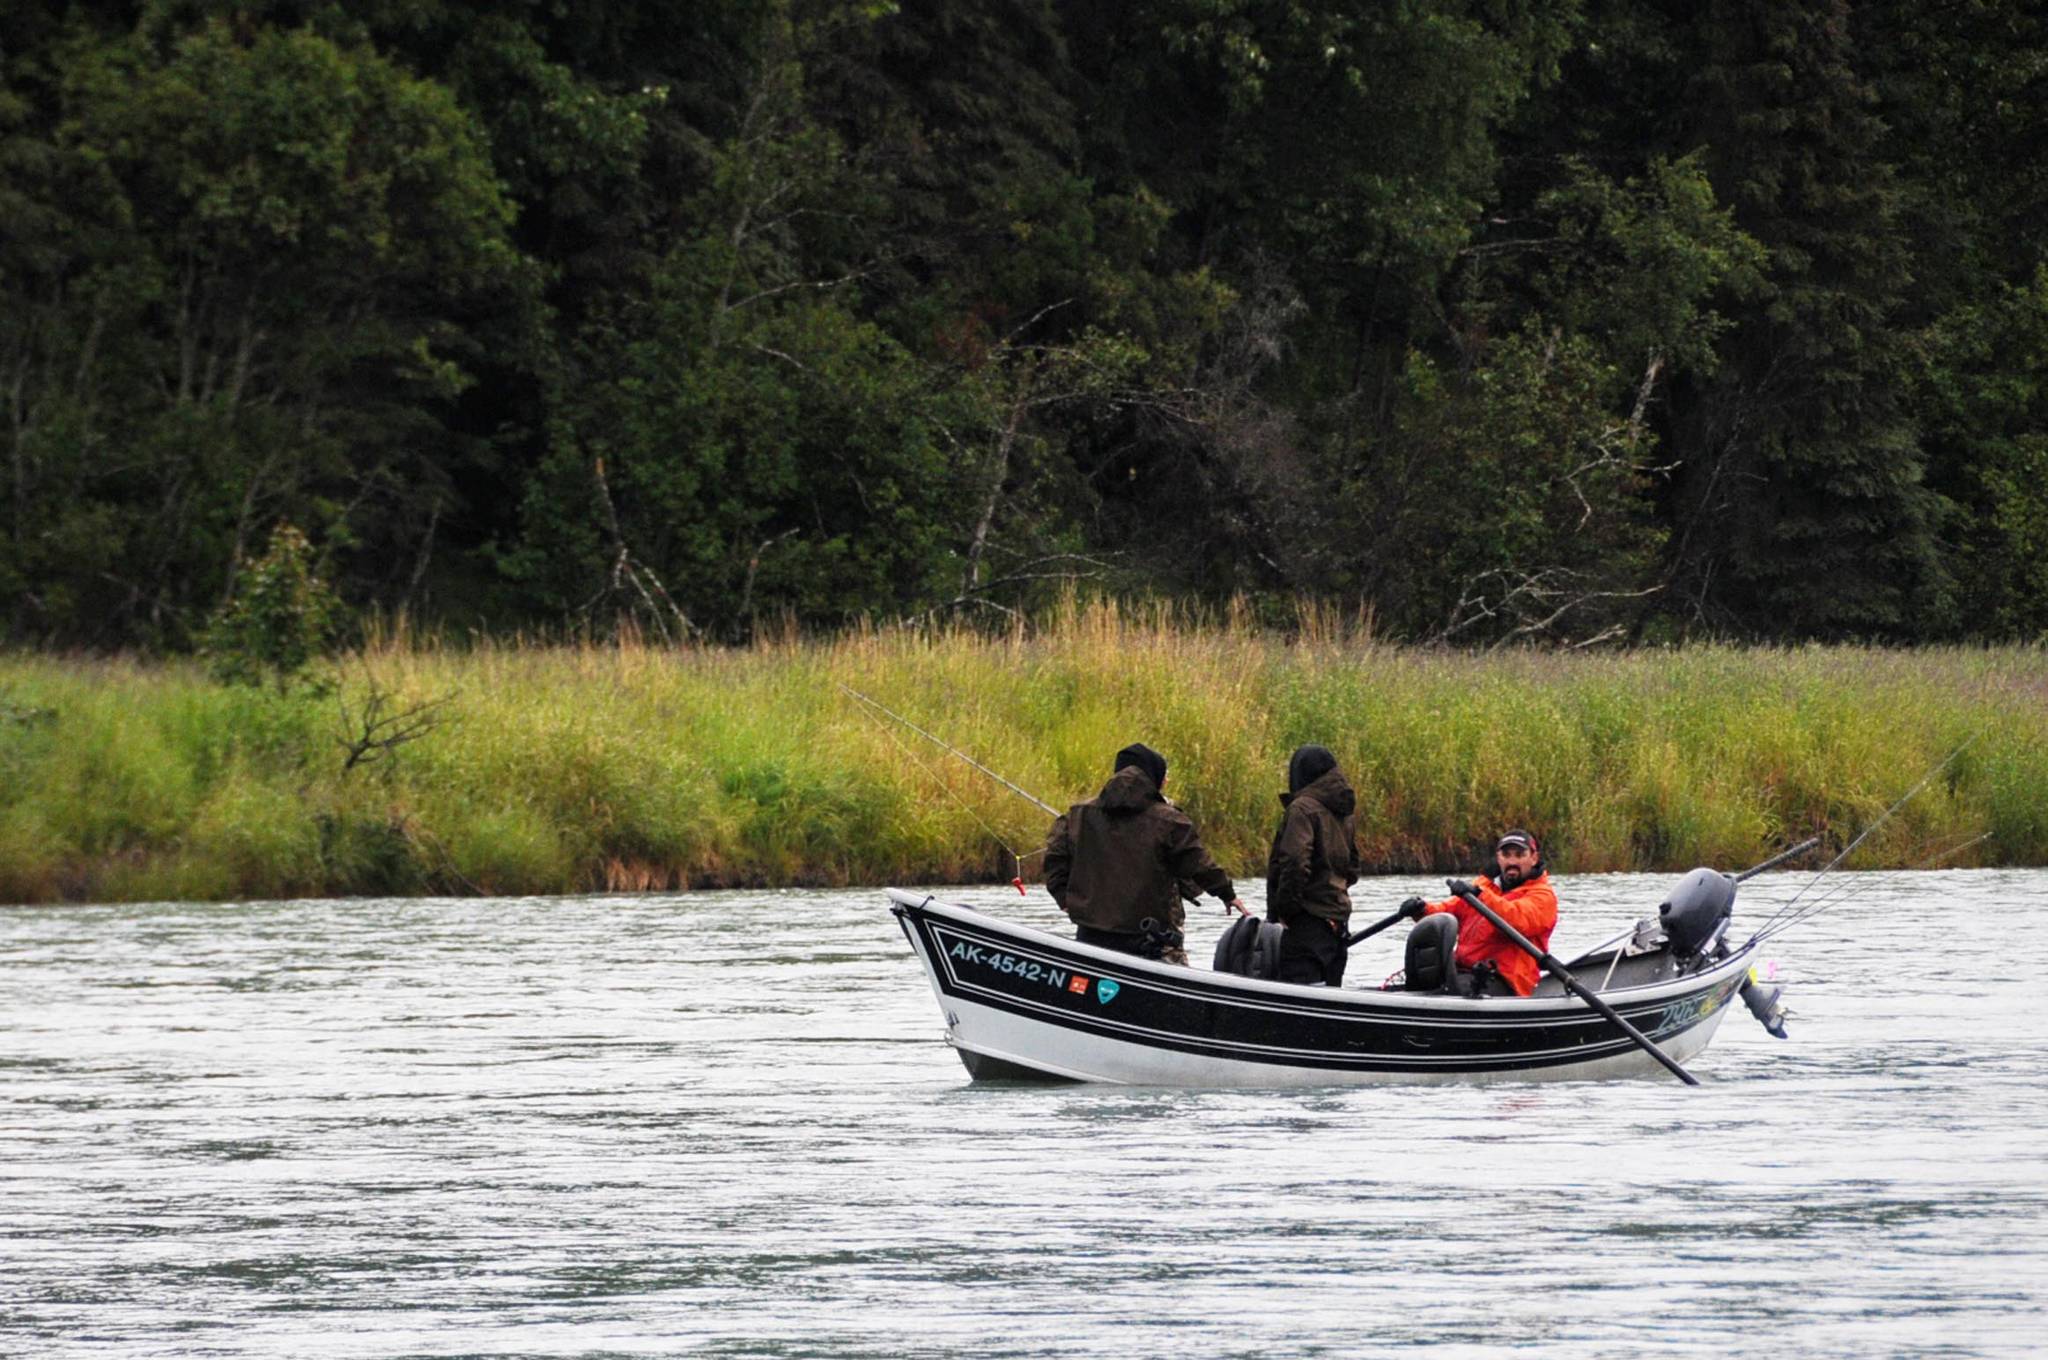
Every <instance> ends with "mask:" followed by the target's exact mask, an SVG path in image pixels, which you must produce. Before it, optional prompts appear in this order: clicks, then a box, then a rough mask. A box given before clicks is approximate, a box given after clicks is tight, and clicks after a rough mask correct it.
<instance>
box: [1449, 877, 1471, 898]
mask: <svg viewBox="0 0 2048 1360" xmlns="http://www.w3.org/2000/svg"><path fill="white" fill-rule="evenodd" d="M1445 881H1446V882H1448V883H1449V884H1450V885H1451V896H1453V897H1463V896H1464V895H1465V894H1466V893H1468V892H1471V891H1472V885H1471V884H1470V883H1467V882H1466V881H1465V880H1464V879H1462V878H1452V879H1447V880H1445Z"/></svg>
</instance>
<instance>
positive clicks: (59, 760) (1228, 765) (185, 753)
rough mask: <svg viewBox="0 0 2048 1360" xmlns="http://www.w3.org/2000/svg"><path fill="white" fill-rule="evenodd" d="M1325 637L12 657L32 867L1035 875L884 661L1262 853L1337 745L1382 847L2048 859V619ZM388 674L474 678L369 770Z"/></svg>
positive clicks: (279, 882) (23, 847) (4, 884)
mask: <svg viewBox="0 0 2048 1360" xmlns="http://www.w3.org/2000/svg"><path fill="white" fill-rule="evenodd" d="M1306 624H1307V626H1306V627H1304V629H1303V630H1301V632H1300V634H1299V635H1298V636H1297V637H1295V638H1294V639H1292V640H1281V639H1278V638H1275V637H1273V636H1271V635H1268V634H1264V633H1261V632H1258V631H1256V630H1254V629H1252V628H1250V627H1248V626H1244V625H1242V624H1239V623H1233V622H1231V621H1228V620H1225V621H1210V622H1201V621H1191V620H1188V619H1186V618H1183V617H1178V616H1175V615H1173V614H1171V613H1170V612H1168V611H1165V610H1154V611H1150V612H1145V611H1136V612H1134V611H1131V610H1129V609H1119V608H1117V607H1116V606H1113V605H1107V604H1102V605H1091V606H1084V605H1079V604H1076V605H1071V606H1069V607H1067V608H1066V609H1064V610H1062V611H1060V612H1059V613H1058V614H1057V615H1056V616H1054V617H1052V618H1050V619H1048V620H1046V621H1044V622H1043V623H1042V624H1041V625H1040V626H1039V627H1037V628H1036V629H1034V630H1032V631H1030V632H1029V633H1026V632H1024V631H1022V630H1020V631H1019V632H1017V633H1015V634H1013V635H1011V636H1008V637H998V638H990V637H987V636H984V635H978V634H971V633H939V634H932V633H907V632H882V631H866V632H858V633H855V634H852V635H849V636H846V637H842V638H839V639H836V640H832V641H815V642H805V641H800V640H794V639H782V640H777V641H772V642H769V643H765V644H762V645H759V646H756V647H753V648H751V649H747V650H741V651H724V650H711V649H705V650H682V651H672V650H665V649H657V648H652V647H647V646H642V645H637V644H630V643H629V644H625V645H606V646H596V645H584V646H541V645H530V644H483V645H477V646H470V647H463V648H453V647H446V646H442V645H439V644H436V643H434V642H432V641H417V640H412V639H407V638H404V637H399V638H396V639H387V640H384V641H381V642H379V643H377V644H376V645H373V646H372V647H370V648H369V649H368V650H366V651H365V652H364V653H362V654H360V655H358V656H356V657H353V658H351V659H350V660H349V661H348V662H347V663H346V664H344V665H343V666H342V667H341V668H340V685H339V690H338V692H337V693H334V694H328V695H318V694H307V693H299V694H279V693H277V692H275V691H271V690H255V689H247V688H230V687H224V686H221V685H218V684H215V683H213V682H212V681H210V680H208V679H206V678H205V677H204V676H203V675H202V674H201V673H200V672H199V671H197V670H196V669H194V668H192V667H189V666H186V665H182V664H177V663H165V664H145V663H140V662H135V661H126V660H115V661H100V660H72V659H64V658H55V657H47V656H33V655H16V656H11V657H5V658H0V900H4V901H10V902H31V901H49V900H62V899H74V900H75V899H92V900H135V899H146V898H212V899H239V898H254V897H276V896H295V895H336V894H342V895H346V894H385V893H417V892H477V893H502V894H519V893H557V892H572V891H589V890H604V889H632V890H640V891H644V890H652V889H671V888H684V887H707V886H713V885H730V884H791V885H795V884H847V883H881V882H885V881H904V882H940V881H967V880H985V879H990V878H1007V877H1009V876H1010V874H1011V873H1012V872H1013V871H1014V870H1015V867H1016V865H1015V862H1014V860H1013V858H1012V856H1013V854H1022V855H1024V856H1025V871H1026V873H1027V876H1028V875H1030V874H1031V873H1033V872H1034V871H1035V870H1036V868H1037V862H1036V859H1035V858H1034V857H1032V856H1031V853H1030V852H1031V851H1033V850H1035V849H1036V848H1037V846H1038V845H1039V843H1040V840H1041V838H1042V836H1043V833H1044V826H1045V822H1046V818H1045V816H1044V815H1043V814H1042V813H1040V812H1038V811H1037V810H1036V809H1034V808H1032V807H1031V806H1030V805H1029V804H1028V803H1026V802H1024V801H1023V800H1021V799H1019V798H1017V797H1016V796H1015V795H1014V794H1012V793H1009V792H1008V791H1006V790H1004V789H1003V788H1001V787H1000V786H999V785H997V784H996V783H995V782H993V781H992V780H989V779H988V778H986V777H985V776H983V775H980V774H977V773H976V772H974V771H973V770H971V769H969V768H968V767H967V766H966V765H964V764H963V763H961V762H960V761H958V760H955V759H953V758H951V757H949V756H947V755H946V754H945V753H944V752H943V751H940V750H938V749H937V748H936V747H933V746H931V745H929V744H928V743H926V742H923V741H922V740H921V739H919V738H917V737H916V736H913V735H911V734H909V733H908V732H905V731H903V730H902V729H901V728H899V727H897V726H895V725H894V724H891V723H888V722H886V721H882V720H879V719H878V718H877V717H875V715H873V714H872V713H871V712H869V711H868V710H866V709H865V708H864V707H863V706H862V705H860V704H858V703H856V702H855V701H853V700H852V699H850V698H848V697H847V696H846V695H845V693H844V692H843V691H842V690H841V689H840V688H839V686H840V685H842V684H843V685H846V686H849V687H851V688H854V689H857V690H860V691H861V692H863V693H866V694H868V695H871V696H873V697H874V698H875V699H876V700H878V701H880V702H881V703H883V704H886V705H888V706H889V707H891V708H893V709H896V710H897V711H898V712H900V713H902V714H904V715H906V716H907V717H910V718H911V719H913V720H914V721H916V722H918V723H919V724H921V725H922V726H924V727H926V728H928V729H930V730H931V731H933V732H936V733H939V734H941V735H943V736H945V737H946V738H947V739H949V740H951V741H953V742H955V743H956V744H957V745H959V746H960V747H962V748H963V749H965V750H966V751H968V752H970V753H971V754H973V755H974V756H975V758H977V759H978V760H980V761H982V762H983V763H984V764H987V765H989V766H990V767H992V768H994V769H997V770H1000V771H1002V772H1003V773H1004V774H1005V775H1007V776H1008V777H1009V778H1010V779H1012V780H1014V781H1016V782H1017V783H1018V784H1020V785H1022V786H1023V787H1024V788H1026V789H1029V790H1032V791H1033V792H1035V793H1037V794H1038V795H1039V796H1040V797H1043V798H1045V799H1046V800H1047V801H1049V802H1052V803H1054V804H1058V805H1064V804H1065V803H1067V802H1069V801H1071V800H1073V799H1076V798H1080V797H1084V796H1086V795H1088V794H1090V793H1092V792H1093V791H1094V790H1095V789H1096V788H1097V787H1098V786H1099V785H1100V784H1101V782H1102V780H1103V779H1104V778H1105V777H1106V776H1107V775H1108V773H1109V763H1110V757H1111V755H1112V754H1113V753H1114V752H1115V751H1116V750H1117V748H1118V747H1120V746H1122V745H1124V744H1125V743H1126V742H1130V741H1134V740H1143V741H1146V742H1149V743H1150V744H1151V745H1153V746H1155V747H1157V748H1158V749H1159V750H1161V751H1163V752H1164V753H1165V754H1166V755H1167V756H1168V758H1169V759H1170V760H1171V761H1172V771H1171V774H1170V777H1169V780H1168V792H1169V794H1171V795H1172V796H1173V797H1174V798H1175V799H1176V800H1177V801H1179V802H1181V803H1182V804H1183V805H1184V806H1185V807H1187V808H1188V809H1189V810H1190V811H1191V812H1192V813H1193V814H1194V815H1195V816H1196V818H1197V819H1198V821H1199V823H1200V824H1201V825H1202V826H1203V828H1204V830H1205V834H1206V837H1207V839H1208V841H1209V843H1210V845H1211V847H1212V848H1213V849H1214V850H1215V851H1216V852H1217V854H1218V856H1219V858H1221V859H1222V860H1223V862H1224V864H1225V865H1226V867H1228V868H1230V869H1231V870H1232V871H1233V872H1235V873H1237V874H1239V875H1242V876H1245V877H1251V876H1254V875H1256V874H1258V873H1259V872H1261V871H1262V866H1263V858H1264V848H1265V845H1266V843H1267V840H1268V838H1269V837H1270V835H1271V832H1272V827H1273V824H1274V821H1275V819H1276V816H1277V814H1278V804H1277V803H1276V801H1275V795H1276V794H1277V792H1278V791H1279V788H1280V786H1281V777H1282V770H1283V768H1284V763H1285V760H1286V757H1287V754H1288V752H1289V751H1290V750H1291V749H1292V748H1293V747H1294V746H1295V745H1297V744H1299V743H1301V742H1305V741H1317V742H1322V743H1324V744H1326V745H1328V746H1330V747H1331V748H1333V749H1334V750H1335V751H1336V752H1337V754H1338V756H1339V758H1340V759H1341V760H1342V762H1343V763H1344V765H1345V767H1346V769H1347V770H1349V771H1350V772H1351V775H1352V778H1353V780H1354V782H1355V783H1356V784H1357V786H1358V788H1359V791H1360V795H1361V811H1360V816H1359V840H1360V845H1361V848H1362V849H1363V851H1364V853H1365V858H1366V860H1367V861H1368V863H1369V864H1371V865H1374V866H1377V867H1379V868H1383V869H1390V870H1391V869H1401V870H1416V869H1424V868H1437V869H1454V868H1465V867H1470V866H1472V865H1474V864H1475V863H1477V862H1478V859H1479V856H1480V853H1481V852H1482V850H1483V847H1484V845H1485V844H1486V842H1487V841H1488V840H1489V839H1490V837H1491V836H1492V835H1493V834H1494V833H1495V832H1496V831H1497V830H1498V829H1500V828H1501V827H1503V826H1506V825H1509V824H1521V825H1527V826H1530V827H1533V828H1535V829H1536V830H1537V831H1538V832H1539V833H1540V834H1542V835H1543V836H1544V837H1545V839H1546V842H1547V848H1548V850H1549V854H1550V857H1551V859H1552V861H1553V863H1554V864H1555V865H1557V866H1558V867H1559V868H1561V869H1563V870H1565V871H1568V872H1597V871H1603V870H1615V869H1645V868H1657V869H1672V868H1681V867H1686V866H1689V865H1692V864H1695V863H1706V864H1715V865H1721V866H1738V865H1742V864H1747V863H1750V862H1753V861H1755V860H1758V859H1761V858H1762V857H1763V856H1764V855H1765V854H1766V853H1768V852H1769V851H1770V850H1771V849H1773V848H1774V847H1777V846H1780V845H1782V844H1784V843H1786V842H1788V841H1790V840H1793V839H1796V838H1798V837H1799V836H1801V835H1803V834H1805V833H1807V832H1809V831H1812V830H1816V829H1822V828H1826V829H1830V830H1832V831H1835V832H1837V833H1841V834H1845V835H1846V834H1848V833H1853V832H1854V831H1855V830H1858V829H1860V828H1861V827H1863V826H1864V825H1866V824H1867V823H1868V822H1869V821H1870V820H1871V819H1872V818H1873V817H1875V816H1876V814H1878V813H1879V812H1880V811H1882V810H1883V809H1884V808H1885V807H1886V806H1888V805H1889V804H1890V803H1891V802H1892V801H1893V800H1895V799H1896V798H1897V797H1898V796H1899V795H1900V794H1902V793H1903V792H1904V791H1905V790H1906V789H1907V788H1908V787H1910V786H1911V785H1912V783H1913V782H1914V781H1915V780H1916V779H1918V778H1919V777H1920V776H1921V774H1923V773H1924V772H1925V771H1927V770H1928V769H1929V768H1930V767H1932V766H1934V765H1935V764H1936V763H1937V762H1939V761H1940V760H1941V759H1942V757H1943V756H1945V755H1947V754H1948V753H1949V752H1950V751H1951V750H1953V749H1954V748H1955V747H1957V746H1958V745H1961V744H1962V743H1964V742H1965V741H1968V742H1970V745H1969V746H1968V749H1967V750H1965V751H1964V753H1963V754H1962V755H1961V756H1960V757H1958V758H1957V759H1956V760H1955V761H1954V762H1953V764H1952V765H1951V766H1950V767H1949V768H1948V770H1947V771H1946V772H1945V774H1944V776H1943V777H1942V778H1941V779H1939V780H1937V781H1936V782H1935V783H1934V784H1933V785H1932V786H1930V787H1929V788H1928V789H1926V790H1925V791H1923V792H1922V793H1921V794H1920V795H1918V796H1917V797H1916V798H1915V799H1913V801H1912V802H1910V803H1909V804H1908V805H1907V806H1906V807H1905V808H1904V809H1903V810H1902V811H1901V812H1900V814H1899V815H1898V816H1897V817H1896V818H1894V819H1893V820H1892V821H1891V822H1890V823H1889V824H1888V825H1887V826H1886V827H1885V828H1884V830H1883V831H1882V832H1881V833H1880V834H1879V835H1878V836H1876V837H1873V838H1872V840H1871V841H1870V842H1869V844H1868V845H1867V846H1866V848H1865V849H1864V850H1863V851H1860V852H1859V853H1858V856H1857V858H1856V860H1855V861H1854V863H1856V864H1858V865H1860V866H1863V867H1877V866H1884V865H1910V864H1915V863H1918V862H1921V861H1923V860H1924V859H1926V858H1927V857H1928V856H1930V855H1932V854H1934V853H1937V852H1939V851H1941V850H1943V849H1946V848H1948V847H1950V846H1953V845H1954V844H1956V843H1958V842H1961V841H1964V840H1967V839H1968V838H1970V837H1972V836H1976V835H1979V834H1982V833H1987V832H1988V833H1989V839H1988V840H1985V841H1983V842H1981V843H1980V844H1978V845H1975V846H1972V847H1970V848H1969V849H1967V850H1965V851H1964V852H1963V853H1962V854H1961V855H1960V856H1958V857H1956V858H1955V859H1953V860H1951V861H1949V862H1952V863H1960V864H2028V865H2035V864H2043V863H2048V793H2044V790H2048V653H2044V652H2043V651H2042V650H2041V649H2038V648H2003V649H1992V650H1982V649H1977V650H1960V649H1958V650H1932V651H1912V652H1904V651H1884V650H1873V649H1866V648H1852V647H1811V648H1798V649H1791V650H1744V649H1736V648H1725V647H1698V648H1691V649H1686V650H1679V651H1660V652H1639V653H1631V654H1621V655H1605V656H1579V655H1562V654H1555V653H1503V654H1497V655H1494V656H1491V657H1485V658H1479V657H1474V656H1470V655H1464V654H1455V653H1442V652H1431V651H1418V650H1408V649H1402V648H1397V647H1389V646H1382V645H1377V644H1375V643H1374V642H1372V641H1371V640H1370V638H1369V637H1366V636H1364V635H1362V634H1361V633H1360V632H1358V631H1356V630H1353V629H1347V628H1345V627H1343V626H1341V625H1340V624H1338V623H1335V622H1333V621H1331V620H1329V619H1318V618H1310V619H1308V620H1307V621H1306ZM373 690H376V691H381V692H383V693H385V694H387V695H388V696H390V698H391V699H392V701H393V702H394V703H395V704H396V705H398V706H399V707H401V708H402V707H406V706H411V705H417V704H424V703H427V702H429V701H433V700H444V701H445V703H444V704H443V706H442V707H441V708H439V709H437V710H435V713H436V716H437V718H438V723H437V725H436V726H434V727H433V728H432V730H430V731H428V732H427V733H426V734H425V735H423V736H422V737H420V738H419V739H418V740H416V741H413V742H410V743H408V744H406V745H404V746H402V747H400V748H398V749H397V750H396V751H395V752H393V753H392V754H391V755H390V756H389V758H388V759H386V760H384V761H382V762H378V763H372V764H369V765H366V766H359V767H358V768H356V769H354V770H350V771H344V769H343V764H344V760H345V748H344V745H343V739H344V738H345V737H347V736H349V735H351V732H352V730H353V729H352V728H351V727H350V726H349V724H350V722H351V721H353V720H354V719H353V718H352V716H351V715H353V714H355V713H357V712H359V711H360V708H361V705H362V703H363V702H364V699H365V698H366V696H367V695H368V694H370V693H371V692H372V691H373Z"/></svg>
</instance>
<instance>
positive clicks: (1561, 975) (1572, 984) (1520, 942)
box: [1458, 891, 1700, 1086]
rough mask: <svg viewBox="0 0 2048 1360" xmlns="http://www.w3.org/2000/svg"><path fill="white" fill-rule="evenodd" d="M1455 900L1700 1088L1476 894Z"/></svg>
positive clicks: (1645, 1038) (1641, 1046) (1661, 1050)
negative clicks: (1460, 900)
mask: <svg viewBox="0 0 2048 1360" xmlns="http://www.w3.org/2000/svg"><path fill="white" fill-rule="evenodd" d="M1458 896H1460V897H1462V898H1464V899H1465V905H1466V906H1468V907H1470V908H1472V910H1474V911H1476V912H1478V913H1479V914H1480V915H1481V916H1484V917H1485V918H1486V919H1487V920H1489V921H1491V922H1492V923H1493V928H1494V929H1495V930H1497V931H1499V932H1500V933H1501V934H1502V935H1505V936H1506V937H1507V938H1508V939H1510V940H1513V941H1514V942H1515V944H1516V945H1517V946H1518V947H1519V948H1520V949H1521V950H1522V951H1523V952H1524V953H1526V954H1527V955H1528V956H1529V957H1530V958H1532V959H1534V960H1536V962H1538V963H1540V964H1542V965H1543V967H1544V968H1546V969H1547V970H1549V973H1550V975H1551V976H1552V977H1554V978H1556V979H1557V980H1558V981H1559V982H1562V983H1563V984H1564V985H1565V986H1566V987H1568V988H1570V989H1571V992H1572V995H1574V996H1576V997H1578V998H1579V1000H1581V1001H1583V1002H1585V1003H1586V1004H1587V1005H1588V1006H1591V1007H1592V1008H1593V1009H1594V1010H1596V1011H1598V1012H1600V1015H1601V1016H1602V1018H1604V1019H1606V1020H1607V1021H1608V1022H1609V1023H1611V1024H1613V1025H1614V1026H1615V1028H1617V1029H1619V1030H1620V1031H1621V1032H1622V1033H1623V1034H1626V1035H1627V1036H1628V1037H1629V1038H1631V1039H1633V1040H1635V1042H1636V1045H1637V1046H1638V1047H1640V1048H1641V1049H1642V1050H1643V1052H1645V1053H1647V1054H1649V1055H1650V1056H1651V1057H1653V1058H1655V1059H1656V1060H1657V1061H1658V1062H1660V1063H1663V1064H1664V1065H1665V1066H1666V1067H1668V1068H1670V1069H1671V1073H1672V1075H1673V1076H1675V1077H1677V1078H1678V1079H1679V1080H1680V1081H1682V1082H1684V1083H1685V1084H1686V1085H1687V1086H1697V1085H1699V1084H1700V1083H1699V1078H1697V1077H1695V1076H1694V1075H1693V1074H1692V1073H1690V1072H1688V1071H1686V1070H1685V1069H1684V1068H1683V1067H1680V1066H1679V1065H1678V1064H1677V1063H1676V1062H1674V1061H1673V1060H1672V1059H1671V1057H1670V1056H1669V1055H1668V1054H1666V1053H1665V1052H1664V1050H1663V1049H1661V1048H1659V1047H1657V1045H1655V1044H1653V1043H1651V1042H1650V1036H1649V1035H1647V1034H1645V1033H1643V1032H1642V1031H1641V1030H1639V1029H1637V1028H1636V1027H1635V1026H1634V1025H1631V1024H1630V1023H1629V1022H1628V1021H1626V1020H1624V1019H1622V1018H1621V1013H1620V1012H1619V1011H1617V1010H1615V1009H1614V1007H1612V1006H1610V1005H1608V1004H1607V1003H1606V1002H1605V1001H1602V1000H1601V999H1600V998H1599V997H1597V996H1595V995H1594V994H1593V993H1592V992H1590V991H1588V990H1586V988H1585V987H1584V986H1583V985H1581V984H1580V982H1579V980H1578V979H1577V978H1575V977H1573V976H1572V975H1571V972H1570V971H1569V970H1568V969H1567V968H1566V967H1565V966H1564V965H1563V964H1561V963H1559V962H1558V961H1557V960H1556V959H1554V958H1552V957H1551V956H1550V955H1549V954H1548V953H1546V952H1544V951H1543V950H1542V949H1539V948H1537V946H1536V945H1535V944H1534V943H1533V942H1532V941H1531V940H1530V939H1529V937H1528V936H1526V935H1524V934H1522V932H1521V931H1519V930H1516V929H1515V928H1514V927H1513V926H1511V925H1509V924H1508V923H1507V922H1506V921H1504V920H1502V919H1501V916H1500V913H1499V912H1497V911H1495V910H1494V909H1493V908H1492V907H1489V906H1487V905H1486V904H1485V903H1484V902H1482V901H1480V900H1479V894H1478V893H1476V892H1471V891H1466V892H1462V893H1459V894H1458Z"/></svg>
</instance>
